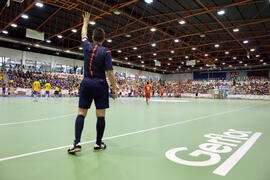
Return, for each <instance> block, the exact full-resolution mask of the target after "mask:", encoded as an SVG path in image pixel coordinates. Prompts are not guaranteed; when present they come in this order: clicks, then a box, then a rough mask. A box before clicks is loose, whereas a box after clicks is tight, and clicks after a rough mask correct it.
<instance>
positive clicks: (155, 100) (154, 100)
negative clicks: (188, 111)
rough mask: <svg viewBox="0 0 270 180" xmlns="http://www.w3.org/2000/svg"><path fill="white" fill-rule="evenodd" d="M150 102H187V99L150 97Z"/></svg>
mask: <svg viewBox="0 0 270 180" xmlns="http://www.w3.org/2000/svg"><path fill="white" fill-rule="evenodd" d="M150 102H169V103H170V102H172V103H181V102H182V103H186V102H189V101H187V100H172V99H167V100H166V99H152V100H151V101H150Z"/></svg>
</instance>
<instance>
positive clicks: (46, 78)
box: [0, 69, 80, 90]
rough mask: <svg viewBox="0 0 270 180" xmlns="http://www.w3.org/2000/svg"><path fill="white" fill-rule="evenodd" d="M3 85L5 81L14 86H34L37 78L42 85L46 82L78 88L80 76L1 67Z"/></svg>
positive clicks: (53, 85) (52, 84)
mask: <svg viewBox="0 0 270 180" xmlns="http://www.w3.org/2000/svg"><path fill="white" fill-rule="evenodd" d="M0 80H1V86H2V84H3V83H5V84H7V85H8V86H9V87H13V88H32V84H33V82H34V81H35V80H38V81H39V82H40V84H41V86H42V87H44V85H45V84H46V83H50V84H51V88H52V89H54V88H55V87H58V88H60V89H69V90H70V89H78V88H79V86H80V80H79V78H76V77H74V76H68V77H66V78H62V77H59V76H58V75H57V74H53V73H46V72H41V71H31V70H26V71H25V70H21V69H8V70H6V69H1V71H0Z"/></svg>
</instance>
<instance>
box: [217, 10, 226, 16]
mask: <svg viewBox="0 0 270 180" xmlns="http://www.w3.org/2000/svg"><path fill="white" fill-rule="evenodd" d="M217 14H218V15H220V16H222V15H224V14H225V10H219V11H218V12H217Z"/></svg>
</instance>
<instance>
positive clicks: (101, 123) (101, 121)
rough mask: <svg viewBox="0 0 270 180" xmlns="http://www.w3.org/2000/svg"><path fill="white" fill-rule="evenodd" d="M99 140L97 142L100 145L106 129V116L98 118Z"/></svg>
mask: <svg viewBox="0 0 270 180" xmlns="http://www.w3.org/2000/svg"><path fill="white" fill-rule="evenodd" d="M96 128H97V141H96V144H97V145H100V144H101V141H102V137H103V134H104V129H105V117H98V118H97V126H96Z"/></svg>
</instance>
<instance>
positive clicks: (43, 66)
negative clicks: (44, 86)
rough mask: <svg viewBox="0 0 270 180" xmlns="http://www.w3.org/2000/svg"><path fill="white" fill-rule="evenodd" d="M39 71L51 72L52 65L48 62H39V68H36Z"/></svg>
mask: <svg viewBox="0 0 270 180" xmlns="http://www.w3.org/2000/svg"><path fill="white" fill-rule="evenodd" d="M36 68H37V70H38V71H46V72H48V71H51V63H47V62H44V61H43V62H37V66H36Z"/></svg>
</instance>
